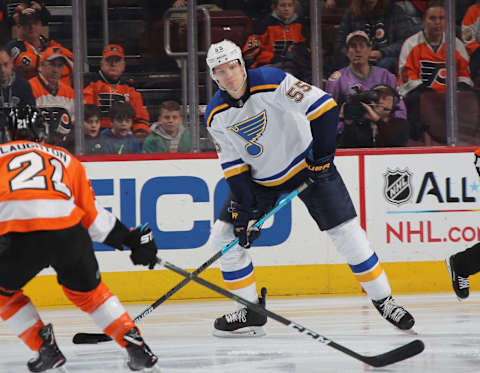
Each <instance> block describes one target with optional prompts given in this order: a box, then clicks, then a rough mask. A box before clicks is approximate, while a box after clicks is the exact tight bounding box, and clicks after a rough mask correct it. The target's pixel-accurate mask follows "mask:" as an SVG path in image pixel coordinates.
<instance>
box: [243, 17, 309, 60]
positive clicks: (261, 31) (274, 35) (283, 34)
mask: <svg viewBox="0 0 480 373" xmlns="http://www.w3.org/2000/svg"><path fill="white" fill-rule="evenodd" d="M269 20H270V22H271V23H270V24H263V25H261V26H259V27H258V29H257V30H255V34H253V35H250V36H249V38H248V39H247V41H246V43H245V45H244V47H243V53H244V54H245V59H246V60H247V61H250V60H253V59H254V60H255V62H253V63H252V64H251V65H250V67H251V68H255V67H259V66H263V65H267V64H269V63H273V62H274V59H275V57H279V58H281V57H282V56H285V54H286V53H287V51H288V50H289V48H292V47H293V46H294V45H295V44H296V43H300V42H304V41H305V37H304V35H303V25H302V23H300V22H293V23H291V24H288V25H286V24H283V23H282V22H280V21H279V20H277V19H275V18H274V17H270V19H269ZM256 53H258V54H257V55H256V56H255V54H256Z"/></svg>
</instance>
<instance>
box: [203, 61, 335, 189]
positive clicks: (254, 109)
mask: <svg viewBox="0 0 480 373" xmlns="http://www.w3.org/2000/svg"><path fill="white" fill-rule="evenodd" d="M248 79H249V88H250V97H249V98H248V100H246V102H245V104H244V106H243V107H242V108H237V107H232V106H230V105H229V104H228V103H226V102H225V101H224V99H223V98H222V95H221V94H220V91H217V93H216V94H215V95H214V97H213V98H212V100H211V101H210V103H209V105H208V107H207V110H206V112H205V118H206V123H207V128H208V130H209V133H210V134H211V135H212V137H213V139H214V141H215V142H216V145H217V152H218V157H219V159H220V162H221V166H222V169H223V172H224V174H225V178H226V179H228V178H229V177H232V176H235V175H238V174H240V173H242V172H245V171H248V169H249V168H250V172H251V177H252V179H253V181H254V182H256V183H258V184H261V185H264V186H278V185H281V184H283V183H285V182H286V181H288V180H289V179H291V178H292V177H293V176H295V175H296V174H297V173H298V172H300V171H301V170H303V169H304V168H305V167H306V162H305V156H306V154H307V152H308V151H309V149H310V147H311V144H312V133H311V130H310V121H311V120H314V119H316V118H318V117H319V116H321V115H322V114H323V113H325V112H326V111H328V110H330V109H331V108H333V107H334V106H336V102H335V101H334V100H333V99H332V97H331V96H330V95H328V94H327V93H326V92H324V91H322V90H321V89H320V88H317V87H315V86H311V85H309V84H307V83H304V82H302V81H300V80H298V79H297V78H295V77H294V76H292V75H290V74H288V73H285V72H283V71H282V70H279V69H276V68H272V67H260V68H258V69H252V70H249V71H248Z"/></svg>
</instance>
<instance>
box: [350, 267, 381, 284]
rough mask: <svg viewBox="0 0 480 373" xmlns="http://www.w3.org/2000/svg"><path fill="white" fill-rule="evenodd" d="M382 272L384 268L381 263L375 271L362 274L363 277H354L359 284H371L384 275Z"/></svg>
mask: <svg viewBox="0 0 480 373" xmlns="http://www.w3.org/2000/svg"><path fill="white" fill-rule="evenodd" d="M382 272H383V268H382V266H381V265H380V263H378V265H377V266H376V267H375V268H374V269H373V271H370V272H367V273H362V274H361V275H355V274H354V275H355V277H356V278H357V280H358V281H359V282H369V281H373V280H375V279H377V278H378V277H379V276H380V275H381V274H382Z"/></svg>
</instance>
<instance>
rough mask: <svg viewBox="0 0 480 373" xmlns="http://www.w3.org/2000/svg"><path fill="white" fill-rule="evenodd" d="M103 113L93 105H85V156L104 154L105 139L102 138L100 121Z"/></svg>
mask: <svg viewBox="0 0 480 373" xmlns="http://www.w3.org/2000/svg"><path fill="white" fill-rule="evenodd" d="M101 119H102V113H101V111H100V108H99V107H98V106H96V105H93V104H85V106H84V119H83V133H84V136H85V144H84V146H85V154H103V153H105V151H104V143H105V141H104V139H102V138H101V137H100V121H101Z"/></svg>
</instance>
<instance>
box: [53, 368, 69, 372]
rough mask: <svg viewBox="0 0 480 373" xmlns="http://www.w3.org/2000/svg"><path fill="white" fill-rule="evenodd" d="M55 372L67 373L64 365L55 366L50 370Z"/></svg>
mask: <svg viewBox="0 0 480 373" xmlns="http://www.w3.org/2000/svg"><path fill="white" fill-rule="evenodd" d="M52 371H53V372H55V373H69V371H68V369H67V368H65V366H61V367H59V368H55V369H53V370H52Z"/></svg>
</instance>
